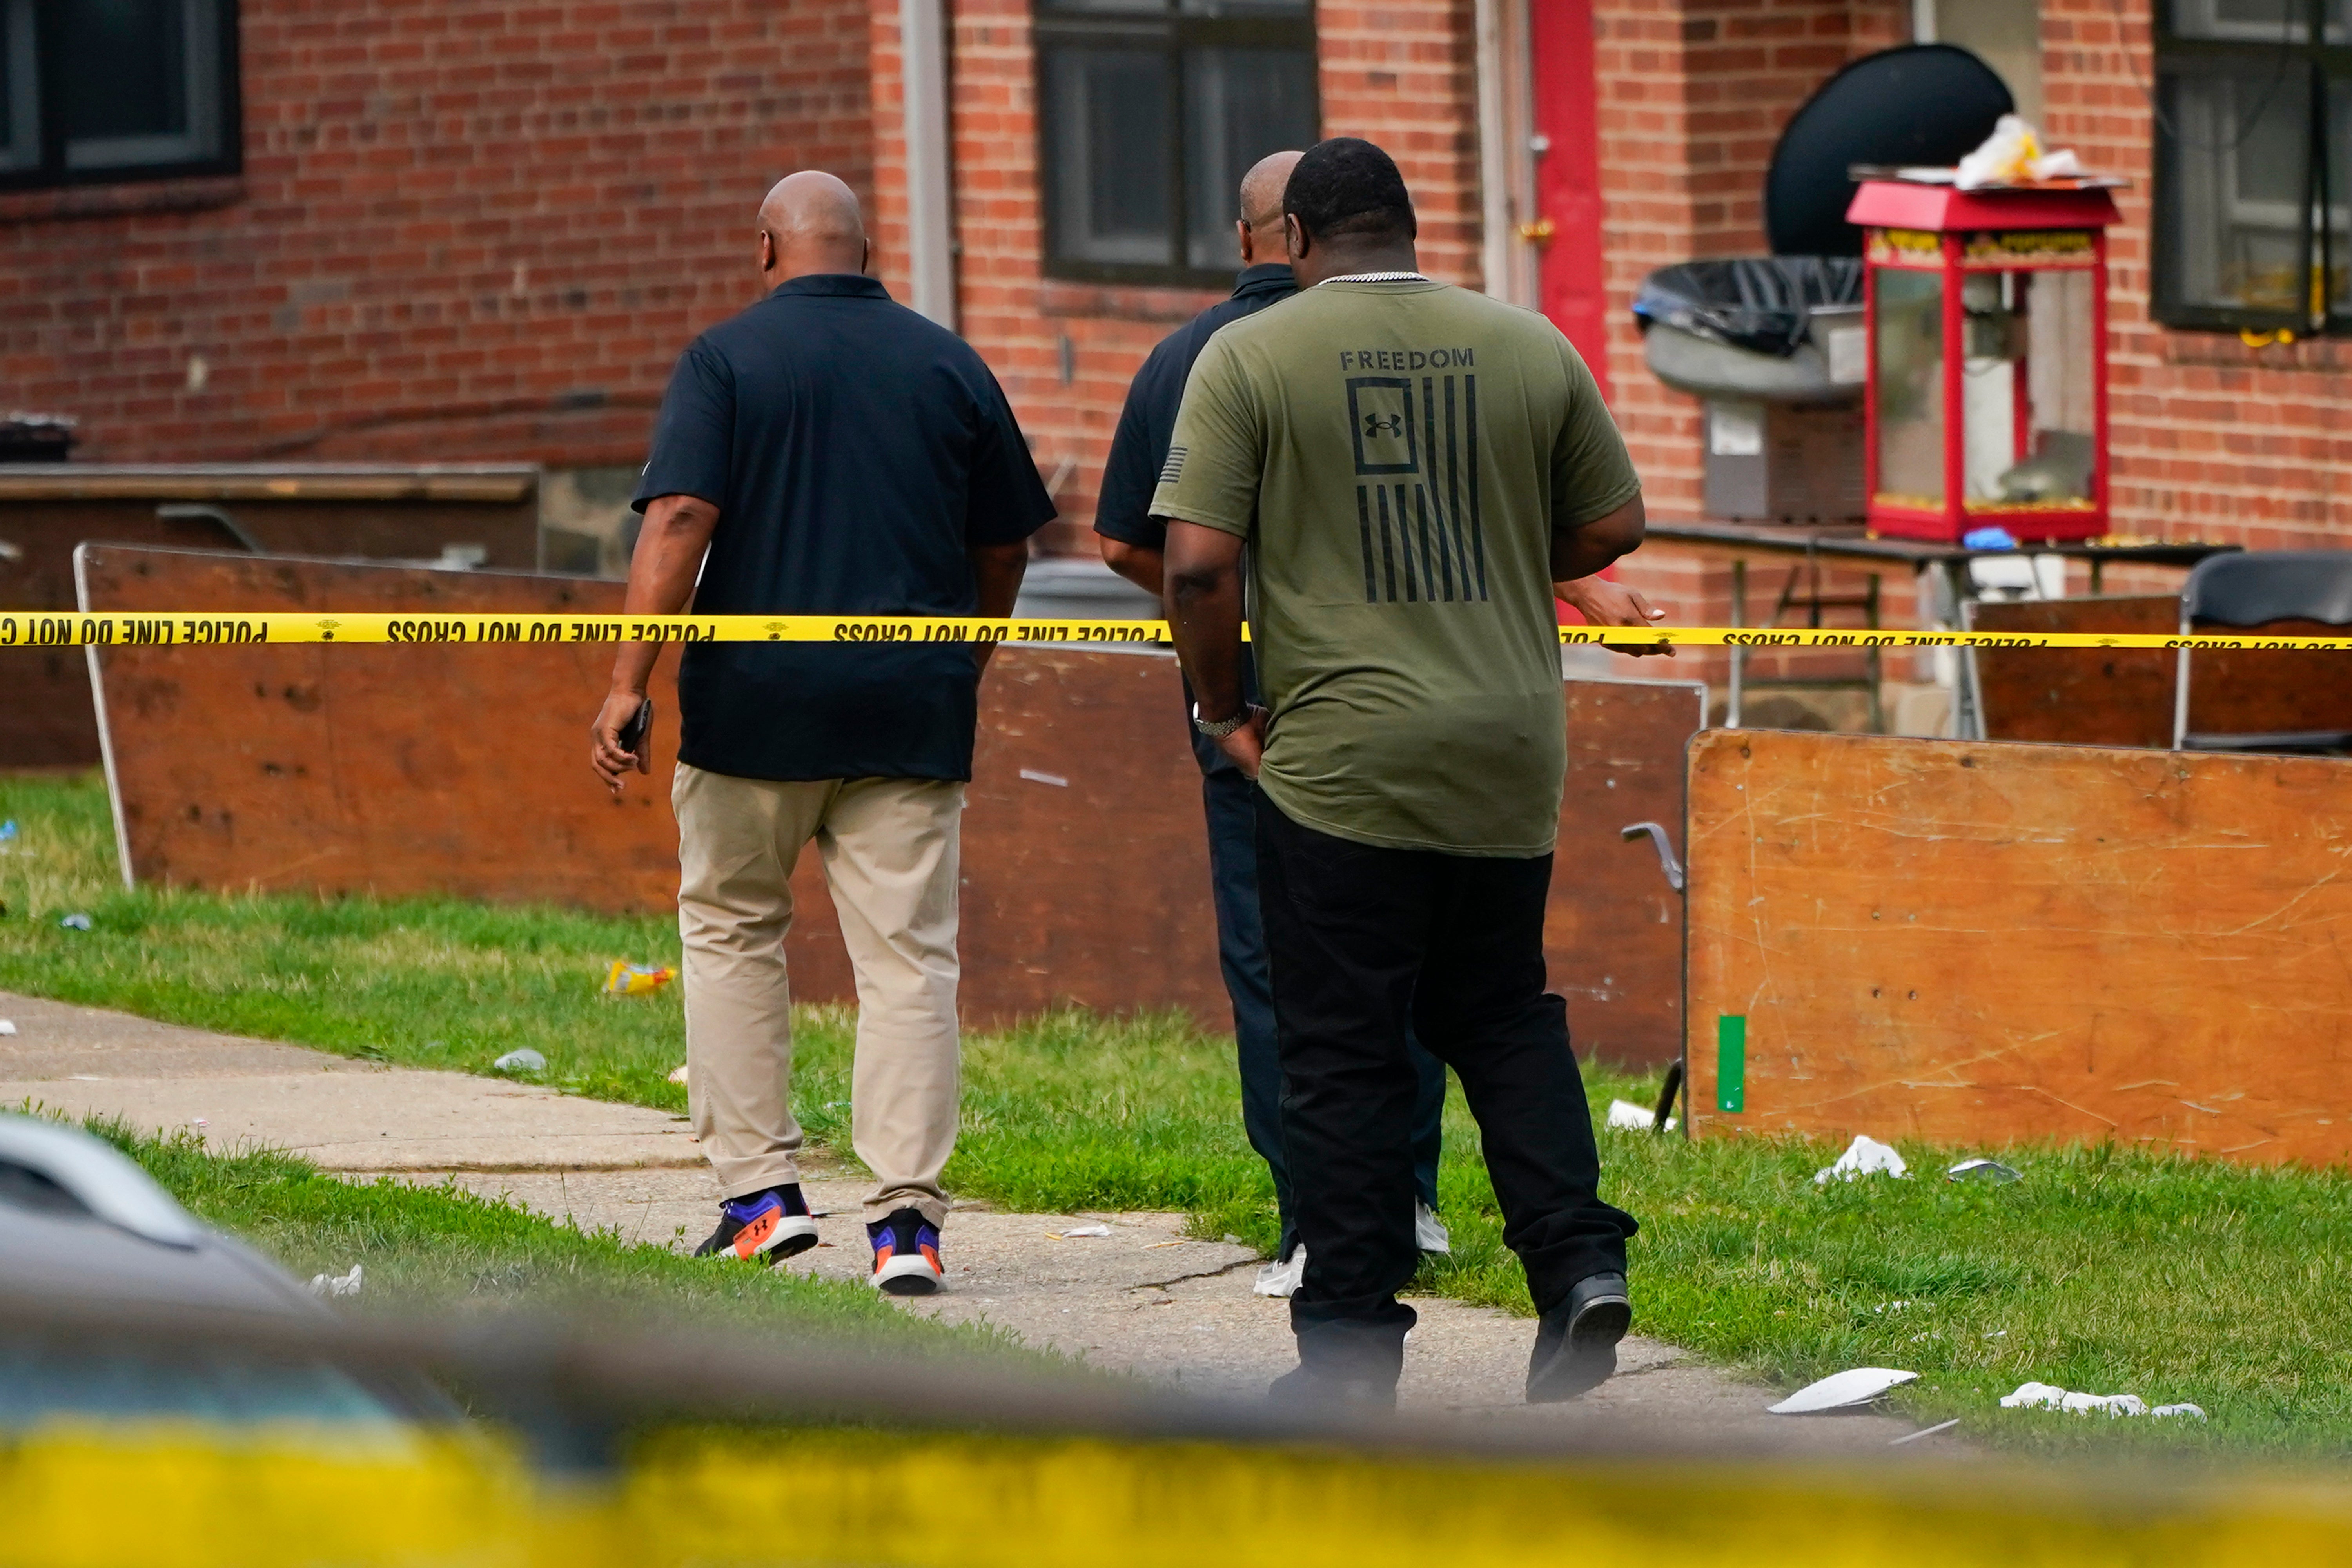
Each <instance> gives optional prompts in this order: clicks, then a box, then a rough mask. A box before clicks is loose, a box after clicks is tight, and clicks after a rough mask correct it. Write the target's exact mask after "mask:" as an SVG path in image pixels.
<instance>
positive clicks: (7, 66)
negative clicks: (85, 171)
mask: <svg viewBox="0 0 2352 1568" xmlns="http://www.w3.org/2000/svg"><path fill="white" fill-rule="evenodd" d="M38 89H39V78H38V76H37V73H36V71H35V68H34V65H33V0H0V169H25V168H30V167H32V166H33V165H35V164H37V163H38V162H40V161H41V101H40V98H39V96H38Z"/></svg>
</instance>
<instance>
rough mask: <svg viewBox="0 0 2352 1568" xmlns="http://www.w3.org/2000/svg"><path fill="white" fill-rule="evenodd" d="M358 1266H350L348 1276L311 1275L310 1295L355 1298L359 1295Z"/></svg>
mask: <svg viewBox="0 0 2352 1568" xmlns="http://www.w3.org/2000/svg"><path fill="white" fill-rule="evenodd" d="M360 1278H361V1276H360V1266H359V1265H358V1264H356V1263H354V1264H352V1271H351V1272H350V1273H348V1274H341V1275H337V1274H313V1275H311V1276H310V1293H311V1294H312V1295H314V1296H356V1295H358V1294H359V1293H360Z"/></svg>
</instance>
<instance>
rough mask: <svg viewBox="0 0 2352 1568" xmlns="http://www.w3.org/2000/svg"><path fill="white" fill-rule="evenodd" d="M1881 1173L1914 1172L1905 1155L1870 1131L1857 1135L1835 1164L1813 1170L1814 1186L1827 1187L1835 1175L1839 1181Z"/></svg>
mask: <svg viewBox="0 0 2352 1568" xmlns="http://www.w3.org/2000/svg"><path fill="white" fill-rule="evenodd" d="M1881 1173H1884V1174H1885V1175H1887V1176H1909V1175H1910V1174H1911V1167H1910V1166H1906V1165H1905V1164H1904V1163H1903V1156H1902V1155H1898V1154H1896V1153H1895V1151H1894V1149H1893V1148H1891V1147H1889V1146H1888V1145H1885V1144H1882V1143H1880V1142H1879V1141H1878V1140H1877V1139H1876V1138H1874V1137H1871V1136H1869V1135H1867V1134H1855V1136H1854V1140H1853V1143H1851V1144H1848V1145H1846V1147H1845V1153H1843V1154H1842V1155H1839V1156H1838V1157H1837V1163H1836V1164H1835V1165H1832V1166H1824V1167H1823V1168H1822V1169H1821V1170H1818V1171H1815V1172H1814V1173H1813V1185H1814V1186H1826V1185H1827V1184H1828V1182H1829V1180H1830V1178H1831V1177H1832V1176H1834V1177H1836V1178H1837V1179H1838V1180H1839V1181H1852V1180H1853V1179H1854V1178H1855V1177H1856V1176H1877V1175H1879V1174H1881Z"/></svg>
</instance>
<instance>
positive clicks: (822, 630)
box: [0, 610, 2352, 653]
mask: <svg viewBox="0 0 2352 1568" xmlns="http://www.w3.org/2000/svg"><path fill="white" fill-rule="evenodd" d="M1168 640H1169V639H1168V623H1167V622H1165V621H1020V620H991V619H988V618H986V617H982V616H976V615H526V614H516V615H503V614H491V615H482V614H462V615H460V614H426V613H419V614H414V615H376V614H361V613H358V612H351V613H337V614H321V613H320V612H316V611H299V612H297V611H257V612H218V611H191V610H175V611H152V612H135V613H132V612H109V613H106V614H96V615H89V614H70V615H68V614H64V613H57V612H31V611H0V648H79V647H99V648H108V647H112V648H145V647H219V646H243V645H246V644H249V643H1142V644H1151V643H1167V642H1168ZM1559 640H1560V642H1561V643H1567V644H1583V645H1591V644H1595V643H1601V644H1606V645H1608V646H1610V647H1675V648H1692V647H1698V648H1726V647H1727V648H1895V649H1900V648H2181V647H2189V648H2241V649H2257V650H2284V649H2313V650H2327V651H2332V652H2345V653H2352V636H2346V637H2273V636H2244V635H2227V634H2224V635H2211V634H2203V633H2200V634H2199V635H2197V636H2194V637H2179V636H2174V635H2171V634H2168V633H2159V632H2041V633H2036V634H2020V633H2018V632H1895V631H1885V632H1863V631H1827V630H1814V629H1812V628H1809V627H1792V628H1788V629H1777V628H1773V629H1767V628H1758V627H1751V626H1655V627H1634V626H1608V627H1597V626H1563V627H1561V628H1560V629H1559Z"/></svg>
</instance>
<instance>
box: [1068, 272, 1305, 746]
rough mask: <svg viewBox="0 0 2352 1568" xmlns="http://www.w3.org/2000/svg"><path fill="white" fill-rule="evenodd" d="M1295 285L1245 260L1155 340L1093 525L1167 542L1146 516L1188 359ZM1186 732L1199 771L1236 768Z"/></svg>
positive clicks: (1172, 431) (1137, 540) (1247, 667)
mask: <svg viewBox="0 0 2352 1568" xmlns="http://www.w3.org/2000/svg"><path fill="white" fill-rule="evenodd" d="M1297 292H1298V284H1297V280H1296V279H1295V278H1293V277H1291V274H1290V268H1289V267H1287V266H1286V265H1284V264H1283V263H1281V262H1266V263H1263V264H1261V265H1259V266H1256V267H1246V268H1244V270H1243V272H1242V274H1241V276H1240V277H1237V278H1235V279H1234V292H1233V296H1232V298H1226V299H1221V300H1219V301H1218V302H1217V303H1216V304H1214V305H1212V306H1210V307H1209V308H1207V309H1206V310H1203V311H1202V312H1201V313H1200V314H1199V315H1198V316H1195V317H1193V318H1192V319H1191V320H1190V321H1187V322H1185V323H1184V325H1182V326H1181V327H1179V328H1177V329H1176V330H1174V331H1173V332H1171V333H1169V334H1168V336H1166V337H1165V338H1162V339H1161V340H1160V346H1159V347H1157V348H1155V349H1153V350H1151V355H1150V358H1149V359H1147V360H1145V361H1143V368H1142V369H1141V370H1139V371H1136V372H1135V380H1134V381H1132V382H1129V383H1128V388H1127V406H1126V407H1125V408H1124V409H1122V410H1120V411H1119V416H1118V432H1117V434H1114V435H1112V437H1111V442H1110V456H1109V458H1108V460H1106V461H1105V462H1104V464H1103V478H1102V495H1101V498H1100V499H1099V500H1098V501H1097V502H1096V503H1095V532H1097V533H1098V534H1101V535H1104V536H1105V537H1106V538H1114V539H1117V540H1118V541H1119V542H1120V543H1122V544H1130V545H1140V546H1142V547H1143V548H1144V549H1167V548H1168V530H1167V528H1164V527H1162V526H1161V525H1160V522H1159V521H1158V519H1156V518H1154V517H1152V515H1151V496H1152V492H1153V491H1155V490H1157V489H1159V488H1160V465H1162V464H1164V463H1166V462H1167V461H1168V446H1169V444H1170V443H1171V442H1172V441H1174V440H1175V438H1176V410H1177V409H1178V407H1179V406H1181V404H1182V402H1184V382H1186V380H1187V379H1189V378H1190V377H1191V376H1192V361H1195V360H1197V359H1199V358H1200V357H1201V350H1202V349H1205V348H1207V347H1208V346H1209V340H1210V339H1211V338H1213V337H1214V336H1215V335H1216V331H1217V329H1218V328H1220V327H1222V326H1223V325H1225V323H1227V322H1228V321H1238V320H1240V319H1242V318H1243V317H1244V316H1255V315H1256V314H1257V313H1258V312H1259V311H1261V310H1263V309H1265V308H1266V307H1267V306H1269V305H1276V304H1279V303H1280V302H1282V301H1283V300H1285V299H1287V298H1290V297H1291V296H1292V295H1294V294H1296V293H1297ZM1244 652H1246V650H1244ZM1242 689H1243V692H1244V695H1247V696H1248V698H1249V700H1250V701H1252V702H1255V701H1256V700H1257V679H1256V674H1255V671H1254V669H1253V668H1252V666H1251V664H1250V662H1249V660H1248V659H1247V658H1246V657H1245V658H1244V660H1243V661H1242ZM1184 700H1185V702H1186V704H1187V705H1189V704H1190V703H1191V702H1192V685H1191V684H1190V683H1189V682H1188V683H1187V684H1186V685H1185V687H1184ZM1188 729H1189V726H1188ZM1191 733H1192V756H1193V758H1194V760H1196V761H1198V762H1199V763H1200V765H1201V771H1202V772H1203V773H1230V772H1233V771H1234V770H1235V768H1234V760H1233V758H1229V757H1227V756H1226V755H1225V754H1224V753H1223V752H1222V751H1220V750H1218V749H1217V747H1216V746H1215V744H1214V743H1213V742H1212V741H1210V740H1208V739H1206V738H1204V737H1202V735H1201V734H1200V733H1199V732H1198V731H1191Z"/></svg>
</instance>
